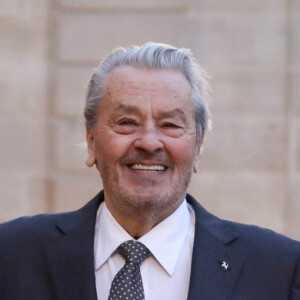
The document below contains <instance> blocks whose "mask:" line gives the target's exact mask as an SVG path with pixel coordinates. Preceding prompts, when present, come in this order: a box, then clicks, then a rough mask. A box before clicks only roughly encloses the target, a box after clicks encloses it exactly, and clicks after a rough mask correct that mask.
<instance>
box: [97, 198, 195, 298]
mask: <svg viewBox="0 0 300 300" xmlns="http://www.w3.org/2000/svg"><path fill="white" fill-rule="evenodd" d="M194 235H195V213H194V211H193V209H192V207H191V206H190V205H189V204H187V202H186V200H184V202H183V203H182V204H181V205H180V206H179V207H178V208H177V209H176V210H175V211H174V212H173V213H172V214H171V215H170V216H168V217H167V218H166V219H165V220H163V221H162V222H161V223H159V224H158V225H156V226H155V227H154V228H152V229H151V230H150V231H149V232H147V233H146V234H145V235H143V236H142V237H141V238H139V239H138V241H139V242H141V243H143V244H144V245H145V246H146V247H147V248H148V249H149V250H150V251H151V253H152V256H150V257H148V258H147V259H145V260H144V261H143V262H142V265H141V275H142V280H143V286H144V292H145V299H146V300H169V299H172V300H185V299H187V295H188V288H189V282H190V273H191V261H192V251H193V243H194ZM132 239H133V238H132V237H131V236H130V235H129V234H128V233H127V232H126V231H125V230H124V229H123V228H122V227H121V225H120V224H119V223H118V222H117V221H116V220H115V218H114V217H113V216H112V215H111V213H110V212H109V210H108V209H107V206H106V204H105V202H103V203H102V204H101V205H100V207H99V209H98V214H97V221H96V230H95V244H94V254H95V256H94V257H95V277H96V289H97V296H98V299H99V300H107V299H108V296H109V290H110V287H111V283H112V281H113V279H114V277H115V275H116V274H117V273H118V272H119V270H120V269H121V268H122V267H123V266H124V263H125V260H124V259H123V257H122V256H121V255H120V254H118V253H116V252H115V250H116V249H117V247H118V246H119V245H120V244H122V243H123V242H125V241H127V240H132Z"/></svg>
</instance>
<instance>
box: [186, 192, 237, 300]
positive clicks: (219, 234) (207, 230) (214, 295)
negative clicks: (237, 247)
mask: <svg viewBox="0 0 300 300" xmlns="http://www.w3.org/2000/svg"><path fill="white" fill-rule="evenodd" d="M187 200H188V202H189V203H190V204H191V205H192V206H193V208H194V210H195V215H196V224H195V240H194V249H193V258H192V270H191V279H190V287H189V295H188V300H199V299H205V300H210V299H211V300H215V299H222V300H223V299H229V298H230V295H231V294H232V291H233V289H234V286H235V283H236V281H237V278H238V275H239V273H240V270H241V267H242V265H243V259H242V257H240V256H239V255H235V251H234V244H235V242H236V240H237V238H238V236H237V234H236V233H235V232H234V231H233V230H232V229H231V227H230V223H227V222H225V221H222V220H220V219H218V218H216V217H215V216H213V215H211V214H209V213H208V212H207V211H205V210H204V209H203V208H202V207H201V206H200V204H199V203H197V201H196V200H195V199H193V198H192V197H191V196H189V195H188V196H187ZM223 262H224V263H225V264H228V266H229V267H228V269H227V270H226V269H225V268H224V267H222V263H223Z"/></svg>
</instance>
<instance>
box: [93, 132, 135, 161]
mask: <svg viewBox="0 0 300 300" xmlns="http://www.w3.org/2000/svg"><path fill="white" fill-rule="evenodd" d="M132 143H133V141H131V139H130V138H128V136H125V135H124V136H122V135H117V134H107V135H106V136H105V137H104V136H103V137H102V138H101V139H99V140H98V142H97V144H96V149H97V157H98V159H101V160H106V161H109V162H111V163H113V162H118V161H119V160H120V159H121V158H122V157H123V156H124V155H125V154H126V153H127V151H128V149H129V148H130V146H131V145H132Z"/></svg>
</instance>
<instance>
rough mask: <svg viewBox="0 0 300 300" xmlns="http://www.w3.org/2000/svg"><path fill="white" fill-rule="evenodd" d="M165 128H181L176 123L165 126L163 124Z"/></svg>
mask: <svg viewBox="0 0 300 300" xmlns="http://www.w3.org/2000/svg"><path fill="white" fill-rule="evenodd" d="M163 127H164V128H179V126H178V125H176V124H174V123H165V124H163Z"/></svg>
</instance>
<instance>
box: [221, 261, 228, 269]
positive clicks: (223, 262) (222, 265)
mask: <svg viewBox="0 0 300 300" xmlns="http://www.w3.org/2000/svg"><path fill="white" fill-rule="evenodd" d="M221 267H222V268H223V270H228V268H229V264H228V262H226V261H222V264H221Z"/></svg>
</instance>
